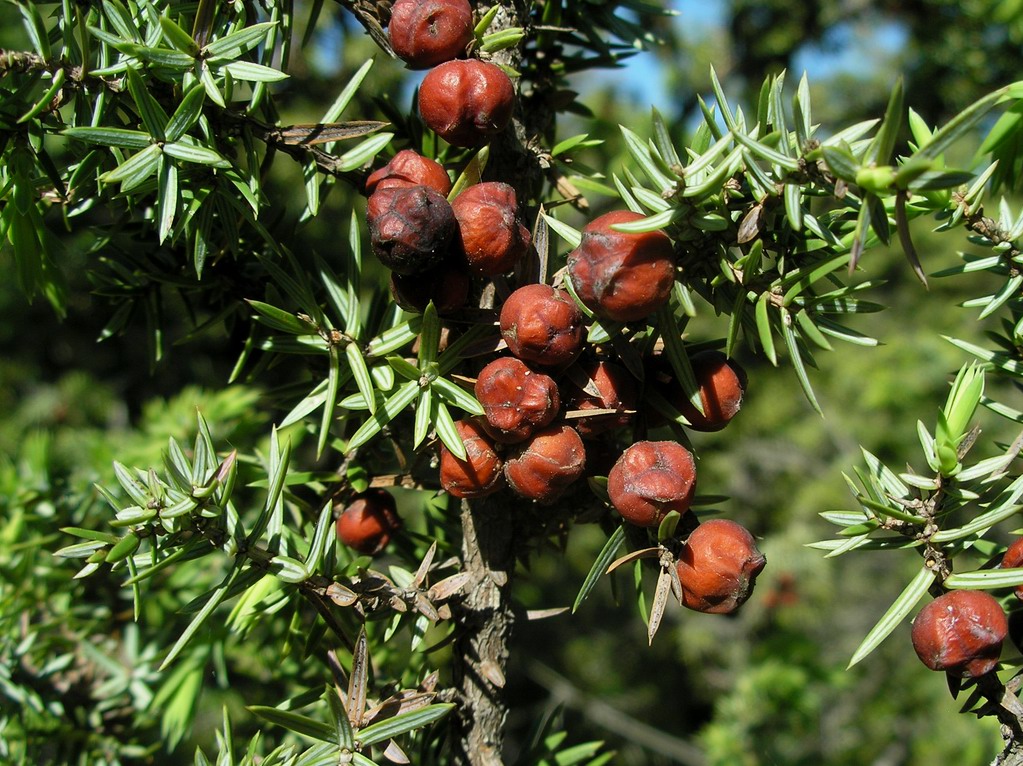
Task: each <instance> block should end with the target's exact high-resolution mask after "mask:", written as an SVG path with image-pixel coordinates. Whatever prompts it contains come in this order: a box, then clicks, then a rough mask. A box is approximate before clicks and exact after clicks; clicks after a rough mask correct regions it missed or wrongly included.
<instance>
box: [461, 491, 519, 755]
mask: <svg viewBox="0 0 1023 766" xmlns="http://www.w3.org/2000/svg"><path fill="white" fill-rule="evenodd" d="M514 502H515V501H514V500H513V499H512V498H511V497H510V496H509V495H508V494H507V493H506V492H501V493H498V495H496V496H494V497H492V498H487V499H485V500H477V501H472V502H463V504H462V529H463V540H462V557H463V571H465V572H467V573H469V575H470V580H469V582H468V583H467V584H466V586H465V589H466V593H467V596H466V598H465V600H464V601H463V602H462V603H461V604H459V606H458V608H457V611H456V613H455V619H456V621H457V623H458V637H457V639H456V641H455V664H454V671H455V687H456V688H457V689H459V691H460V694H461V699H460V701H459V703H460V704H459V706H458V711H457V715H456V716H455V718H454V728H455V732H454V733H455V737H456V740H457V741H456V742H455V748H454V752H455V763H456V764H458V766H501V764H503V763H504V761H503V759H502V757H501V750H502V746H503V744H504V721H505V718H506V716H507V714H508V708H507V705H506V703H505V700H504V686H505V666H506V664H507V660H508V639H509V637H510V635H511V629H512V622H513V618H512V610H511V599H510V594H509V589H510V579H511V574H512V571H513V569H514V566H515V556H514V546H513V540H514V536H513V534H512V519H513V518H514V509H513V508H512V505H513V503H514Z"/></svg>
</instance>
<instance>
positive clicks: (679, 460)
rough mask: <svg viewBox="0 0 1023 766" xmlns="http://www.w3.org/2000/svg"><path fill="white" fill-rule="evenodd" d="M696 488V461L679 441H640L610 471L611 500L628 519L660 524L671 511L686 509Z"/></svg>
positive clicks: (648, 525)
mask: <svg viewBox="0 0 1023 766" xmlns="http://www.w3.org/2000/svg"><path fill="white" fill-rule="evenodd" d="M695 492H696V462H695V461H694V460H693V456H692V453H690V452H689V450H687V449H686V448H685V447H683V446H682V445H681V444H678V443H677V442H669V441H663V442H650V441H646V442H636V443H635V444H633V445H632V446H631V447H629V448H628V449H626V450H625V452H623V453H622V456H621V457H620V458H618V461H617V462H616V463H615V464H614V467H613V468H612V469H611V471H610V473H608V475H607V493H608V495H609V496H610V498H611V503H612V504H613V505H614V507H615V508H616V509H617V510H618V512H619V513H620V514H621V515H622V518H624V519H625V520H626V521H628V522H630V523H632V524H635V525H637V526H640V527H656V526H658V525H659V524H660V523H661V520H662V519H664V517H665V516H667V515H668V513H670V512H671V511H678V512H679V513H685V512H686V511H687V510H689V505H690V504H691V503H692V501H693V494H694V493H695Z"/></svg>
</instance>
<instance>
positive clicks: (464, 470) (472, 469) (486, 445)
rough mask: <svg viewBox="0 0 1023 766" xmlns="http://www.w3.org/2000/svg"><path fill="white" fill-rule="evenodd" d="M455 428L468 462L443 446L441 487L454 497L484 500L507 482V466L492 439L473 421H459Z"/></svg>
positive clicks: (441, 452) (441, 450) (441, 449)
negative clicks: (463, 446)
mask: <svg viewBox="0 0 1023 766" xmlns="http://www.w3.org/2000/svg"><path fill="white" fill-rule="evenodd" d="M455 428H456V429H457V430H458V434H459V436H461V437H462V443H463V444H464V445H465V457H466V459H465V460H462V459H461V458H459V457H457V456H455V455H454V454H453V453H452V452H451V451H450V450H449V449H448V448H447V447H445V446H444V445H441V448H440V483H441V486H442V487H443V488H444V489H446V490H447V491H448V492H449V493H450V494H452V495H454V496H455V497H466V498H474V497H483V496H484V495H489V494H490V493H491V492H494V491H496V490H498V489H500V488H501V486H502V485H503V483H504V474H503V473H502V469H503V467H504V466H503V463H502V462H501V458H500V456H498V454H497V452H496V451H495V450H494V442H493V440H492V439H491V438H490V437H489V436H488V435H487V433H486V431H484V430H483V427H482V426H480V425H479V423H476V422H475V421H472V420H459V421H457V422H456V423H455Z"/></svg>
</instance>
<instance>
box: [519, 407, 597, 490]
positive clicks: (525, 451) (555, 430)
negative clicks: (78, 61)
mask: <svg viewBox="0 0 1023 766" xmlns="http://www.w3.org/2000/svg"><path fill="white" fill-rule="evenodd" d="M585 467H586V448H585V447H584V446H583V440H582V438H581V437H580V436H579V434H578V433H577V432H576V430H575V429H574V428H571V427H570V426H565V425H559V426H548V427H547V428H544V429H543V430H540V431H537V432H536V433H535V434H533V435H532V436H531V437H530V438H529V439H527V440H526V441H524V442H522V443H521V444H517V445H515V447H514V448H513V452H512V453H511V454H510V455H509V457H508V460H507V461H506V462H505V466H504V475H505V478H506V479H507V480H508V485H509V486H510V487H511V488H512V490H514V491H515V492H516V493H518V494H519V495H521V496H522V497H525V498H528V499H530V500H536V501H537V502H540V503H550V502H553V501H554V500H556V499H557V498H558V497H560V496H561V495H562V493H564V491H565V490H566V489H567V488H568V487H569V485H571V484H572V483H573V482H575V481H576V480H577V479H578V478H579V477H580V476H582V475H583V470H584V469H585Z"/></svg>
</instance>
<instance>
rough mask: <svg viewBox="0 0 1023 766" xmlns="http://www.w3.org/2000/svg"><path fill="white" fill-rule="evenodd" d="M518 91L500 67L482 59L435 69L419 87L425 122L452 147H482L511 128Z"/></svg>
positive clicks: (445, 64)
mask: <svg viewBox="0 0 1023 766" xmlns="http://www.w3.org/2000/svg"><path fill="white" fill-rule="evenodd" d="M514 107H515V88H514V87H513V86H512V82H511V80H510V79H509V78H508V75H506V74H505V73H504V71H503V70H502V69H501V68H500V67H499V66H497V65H496V64H490V63H488V62H486V61H480V60H479V59H468V60H467V61H448V62H445V63H443V64H441V65H440V66H437V67H435V68H433V69H431V70H430V71H429V72H428V73H427V75H426V77H425V78H424V79H423V84H422V85H421V86H420V88H419V113H420V115H422V118H423V122H425V123H426V125H427V126H428V127H429V128H430V129H431V130H433V131H434V132H435V133H436V134H437V135H438V136H440V137H441V138H443V139H444V140H445V141H447V142H448V143H449V144H451V145H452V146H482V145H483V144H485V143H487V142H488V141H489V140H490V139H491V138H493V137H494V136H496V135H497V134H498V133H500V132H501V131H502V130H504V129H505V127H506V126H507V125H508V122H509V121H510V120H511V116H512V110H513V109H514Z"/></svg>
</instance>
